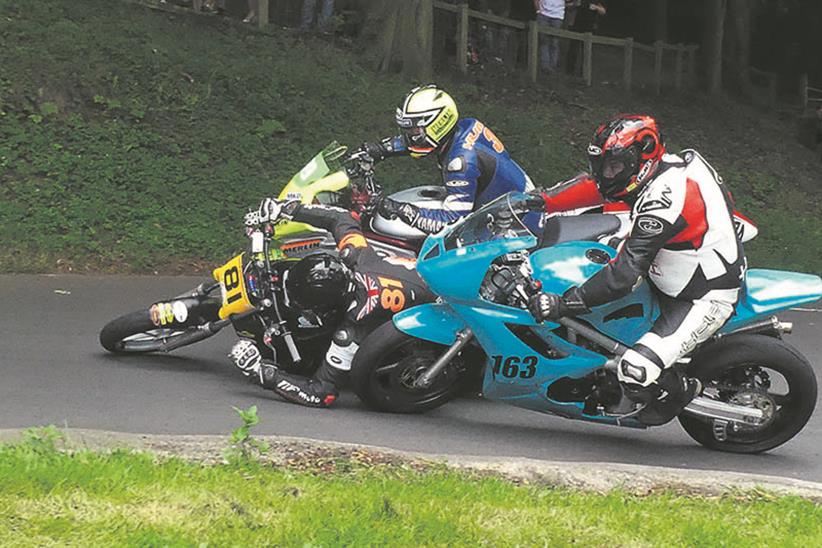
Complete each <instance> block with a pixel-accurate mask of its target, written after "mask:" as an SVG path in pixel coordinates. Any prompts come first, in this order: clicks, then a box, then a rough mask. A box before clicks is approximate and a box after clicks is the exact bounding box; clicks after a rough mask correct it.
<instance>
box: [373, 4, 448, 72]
mask: <svg viewBox="0 0 822 548" xmlns="http://www.w3.org/2000/svg"><path fill="white" fill-rule="evenodd" d="M367 9H368V17H367V19H366V25H365V28H366V29H379V30H378V32H377V34H376V36H375V37H374V38H373V41H374V43H375V45H376V48H375V49H376V53H377V60H376V68H377V70H379V71H380V72H386V71H389V70H392V69H393V68H394V67H395V66H397V65H398V66H399V67H400V69H401V70H402V72H403V73H404V74H406V75H408V76H411V77H413V78H415V79H417V80H419V81H428V80H430V79H431V50H432V45H433V33H434V4H433V0H405V1H402V2H384V1H382V0H370V1H369V3H368V7H367Z"/></svg>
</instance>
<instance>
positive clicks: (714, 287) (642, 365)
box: [578, 150, 745, 386]
mask: <svg viewBox="0 0 822 548" xmlns="http://www.w3.org/2000/svg"><path fill="white" fill-rule="evenodd" d="M732 212H733V208H732V206H731V203H730V197H729V195H728V193H727V191H726V190H725V188H724V187H723V185H722V181H721V179H720V178H719V176H718V175H717V173H716V172H715V171H714V169H713V168H712V167H711V166H710V165H709V164H708V163H707V162H706V161H705V160H704V159H703V158H702V156H700V155H699V154H698V153H697V152H695V151H693V150H686V151H683V152H682V153H681V156H674V155H666V156H664V157H663V159H662V163H661V164H660V166H659V169H658V172H657V173H656V175H655V176H654V177H653V179H652V180H651V181H650V182H649V183H647V185H646V186H645V188H644V189H643V190H642V191H641V192H640V194H639V196H638V197H637V199H636V202H635V203H634V205H633V209H632V211H631V219H632V221H633V224H632V229H631V234H630V236H629V237H628V238H627V239H626V240H625V242H624V243H623V245H622V248H621V249H620V251H619V254H618V255H617V257H616V259H615V260H614V261H613V262H612V263H611V264H609V265H608V266H607V267H605V268H604V269H602V270H601V271H600V272H599V273H597V274H596V275H595V276H593V277H592V278H591V279H589V280H588V281H587V282H585V283H584V284H583V285H582V286H580V287H579V288H578V295H579V297H580V299H581V300H582V301H583V302H584V303H585V305H586V306H588V307H592V306H597V305H600V304H604V303H606V302H610V301H612V300H614V299H617V298H620V297H622V296H623V295H626V294H628V293H629V292H630V291H631V290H632V289H633V287H634V286H635V285H636V284H638V283H639V282H640V281H641V280H642V278H643V277H646V278H647V280H648V281H649V282H650V283H651V285H652V286H653V287H654V288H655V289H656V290H657V292H658V293H659V294H660V297H661V298H660V317H659V319H658V320H657V322H656V323H655V324H654V327H653V328H652V329H651V331H650V332H649V333H647V334H646V335H644V336H643V337H642V338H641V339H640V340H639V342H638V343H637V344H636V345H635V347H634V348H633V349H631V350H629V351H628V352H627V353H626V354H625V355H624V356H623V357H622V363H621V366H620V368H619V371H618V372H619V378H620V380H621V381H623V382H626V383H632V382H633V383H637V384H641V385H643V386H648V385H649V384H651V383H653V382H654V381H655V380H656V379H657V378H658V377H659V375H660V373H661V371H662V370H663V369H665V368H667V367H670V366H671V365H673V363H674V362H676V360H678V359H679V358H680V357H682V356H683V355H685V354H687V353H689V352H691V351H692V350H693V349H694V347H695V346H696V345H697V344H699V343H701V342H704V341H705V340H707V339H708V338H709V337H710V336H711V335H713V334H714V333H715V332H716V330H717V329H719V328H720V327H722V325H724V324H725V322H726V321H727V319H728V318H729V317H730V316H731V314H732V313H733V309H734V305H735V304H736V301H737V299H738V296H739V289H740V286H741V283H742V278H743V275H744V270H745V256H744V253H743V251H742V245H741V243H740V242H739V240H738V238H737V234H736V231H735V230H734V224H733V217H732V215H733V213H732Z"/></svg>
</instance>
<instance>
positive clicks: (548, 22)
mask: <svg viewBox="0 0 822 548" xmlns="http://www.w3.org/2000/svg"><path fill="white" fill-rule="evenodd" d="M537 22H538V23H539V24H540V25H544V26H546V27H551V28H555V29H558V28H560V27H561V26H562V19H557V18H556V17H548V16H547V15H537ZM539 68H540V69H541V70H542V71H543V72H548V73H551V72H556V70H557V69H558V68H559V38H557V37H556V36H545V35H544V34H541V35H540V37H539Z"/></svg>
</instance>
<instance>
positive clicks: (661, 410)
mask: <svg viewBox="0 0 822 548" xmlns="http://www.w3.org/2000/svg"><path fill="white" fill-rule="evenodd" d="M622 389H623V392H624V394H625V397H626V398H627V399H628V400H630V401H632V402H635V403H637V404H640V405H643V408H642V410H641V411H639V413H637V419H639V420H640V421H642V422H643V423H644V424H646V425H648V426H659V425H661V424H665V423H667V422H669V421H670V420H671V419H673V418H674V417H676V416H677V415H679V414H680V413H681V412H682V410H683V409H685V406H687V405H688V404H689V403H691V400H692V399H694V398H695V397H696V396H698V395H699V394H700V393H701V392H702V383H701V382H699V379H692V378H689V377H686V376H685V375H684V374H683V373H682V372H681V371H676V370H674V369H665V370H663V371H662V374H661V375H660V376H659V379H657V381H656V382H655V383H653V384H651V385H650V386H641V385H638V384H632V383H625V384H624V385H623V387H622Z"/></svg>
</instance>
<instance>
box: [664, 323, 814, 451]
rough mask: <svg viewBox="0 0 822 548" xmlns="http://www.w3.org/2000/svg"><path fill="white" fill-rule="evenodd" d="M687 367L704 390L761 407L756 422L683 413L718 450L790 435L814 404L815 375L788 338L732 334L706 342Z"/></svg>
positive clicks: (771, 443) (763, 444) (773, 442)
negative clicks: (729, 420) (741, 423)
mask: <svg viewBox="0 0 822 548" xmlns="http://www.w3.org/2000/svg"><path fill="white" fill-rule="evenodd" d="M694 363H695V366H694V367H693V368H692V369H691V371H690V373H691V374H692V375H693V376H696V377H697V378H699V379H700V380H701V381H702V384H703V385H704V390H703V392H702V396H703V397H706V398H711V399H716V400H719V401H723V402H728V403H733V404H736V405H744V406H747V407H753V408H756V409H759V410H760V411H762V413H763V419H762V420H761V421H759V422H758V423H756V424H750V425H748V424H746V425H734V424H732V423H727V424H726V423H724V422H722V421H717V420H715V419H702V418H697V417H693V416H688V415H681V416H680V417H679V422H680V423H681V424H682V427H683V428H684V429H685V431H686V432H687V433H688V434H689V435H690V436H691V437H692V438H694V439H695V440H696V441H698V442H699V443H701V444H702V445H704V446H705V447H710V448H711V449H717V450H719V451H728V452H731V453H761V452H763V451H768V450H770V449H773V448H775V447H778V446H780V445H782V444H783V443H785V442H786V441H788V440H790V439H791V438H793V437H794V436H795V435H796V434H797V433H799V431H800V430H802V428H803V427H804V426H805V424H806V423H807V422H808V419H810V417H811V414H812V413H813V410H814V407H815V405H816V389H817V386H816V376H815V375H814V372H813V368H812V367H811V365H810V364H809V363H808V361H807V360H806V359H805V358H804V357H803V356H802V355H801V354H800V353H799V352H798V351H797V350H796V349H794V348H793V347H791V346H790V345H788V344H787V343H785V342H783V341H781V340H779V339H775V338H772V337H766V336H763V335H736V336H731V337H728V338H727V339H723V340H721V341H719V342H717V343H714V344H712V345H710V346H708V347H706V348H705V349H704V350H703V351H702V352H701V353H700V355H697V356H695V357H694Z"/></svg>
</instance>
